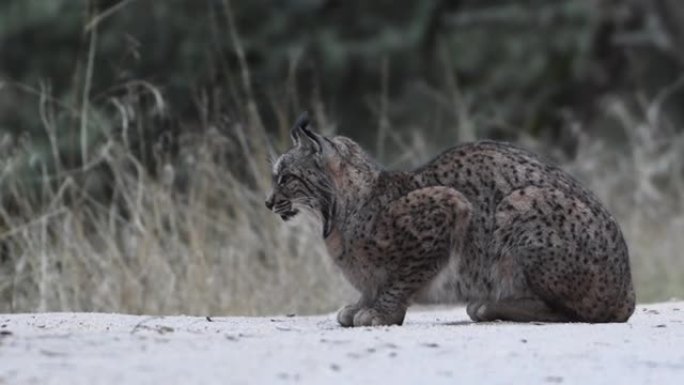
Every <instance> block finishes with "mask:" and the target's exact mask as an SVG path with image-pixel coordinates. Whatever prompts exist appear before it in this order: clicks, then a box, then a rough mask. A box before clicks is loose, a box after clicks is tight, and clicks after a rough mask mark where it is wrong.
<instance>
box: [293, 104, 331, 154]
mask: <svg viewBox="0 0 684 385" xmlns="http://www.w3.org/2000/svg"><path fill="white" fill-rule="evenodd" d="M290 137H291V138H292V143H293V144H294V145H295V146H297V147H300V146H303V147H304V148H308V149H310V150H311V151H312V152H314V153H318V152H321V150H322V145H323V137H322V136H320V135H318V134H317V133H315V132H313V131H312V130H311V120H310V119H309V113H308V112H306V111H304V112H303V113H302V114H301V115H299V118H297V121H296V122H295V124H294V126H293V127H292V130H291V131H290Z"/></svg>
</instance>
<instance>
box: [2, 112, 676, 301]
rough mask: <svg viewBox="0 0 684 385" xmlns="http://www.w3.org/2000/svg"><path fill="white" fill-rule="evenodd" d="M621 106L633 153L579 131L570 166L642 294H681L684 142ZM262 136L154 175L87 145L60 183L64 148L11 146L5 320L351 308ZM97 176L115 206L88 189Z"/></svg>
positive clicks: (204, 143) (202, 147)
mask: <svg viewBox="0 0 684 385" xmlns="http://www.w3.org/2000/svg"><path fill="white" fill-rule="evenodd" d="M623 107H624V106H623V105H622V104H620V103H618V102H616V103H614V104H612V105H611V107H610V111H611V112H612V114H613V115H614V116H615V117H616V118H618V119H620V121H621V122H622V126H623V127H624V130H625V132H624V133H625V137H626V138H628V140H629V143H630V146H629V147H628V148H629V151H628V152H627V153H622V152H618V151H617V150H614V149H611V148H612V147H611V145H610V144H608V143H607V142H605V141H600V140H597V139H596V138H591V137H589V136H586V135H584V136H580V138H579V139H580V153H579V156H578V157H577V158H576V159H575V160H571V161H569V162H568V163H567V165H566V168H567V169H569V170H570V171H571V172H572V173H573V174H575V175H577V176H578V177H580V179H582V180H583V181H585V182H586V183H587V184H588V185H589V186H590V187H591V188H592V189H593V190H594V191H596V192H597V194H598V195H599V196H600V198H601V199H602V200H603V201H604V202H606V203H607V204H608V206H610V207H611V209H612V210H613V212H614V213H615V214H616V216H617V217H618V218H619V221H620V222H621V224H622V226H623V229H624V232H625V235H626V237H627V239H628V243H629V245H630V248H631V253H632V261H633V265H634V275H635V278H636V282H637V289H638V293H639V297H640V299H641V300H642V301H649V300H657V299H665V298H668V297H671V296H681V295H682V290H683V288H682V284H681V282H684V262H683V261H682V260H681V259H680V258H679V250H681V248H682V247H683V246H684V241H683V240H682V237H681V234H684V215H682V200H681V199H682V198H681V197H682V194H681V193H682V192H683V191H684V181H683V180H682V170H681V168H682V165H683V164H684V159H682V158H683V157H684V137H683V136H682V134H675V133H674V132H670V133H663V131H662V129H661V128H659V127H656V126H655V124H656V123H657V122H654V121H653V120H652V118H651V120H648V114H644V115H643V116H646V118H640V117H639V116H634V115H632V114H629V113H628V112H627V110H626V109H625V108H623ZM48 115H49V114H48ZM221 132H228V134H225V133H221ZM248 133H249V134H248ZM255 135H256V134H255V133H254V132H251V131H249V130H248V129H245V128H244V127H243V126H241V125H239V124H232V125H230V126H229V127H224V129H223V131H222V130H217V129H210V128H209V129H207V130H205V131H204V132H203V133H202V134H195V135H186V136H184V137H182V138H181V140H180V143H181V147H180V150H179V156H178V158H179V159H180V160H178V161H167V162H160V163H159V169H158V170H156V172H155V173H154V174H155V176H153V175H152V173H151V172H150V171H149V170H147V169H145V167H143V166H142V165H141V164H140V163H139V162H138V161H137V160H136V157H135V156H133V155H132V150H131V149H130V148H128V147H126V145H125V144H124V143H123V142H122V141H118V140H116V139H113V137H111V138H109V139H107V140H104V141H102V142H101V144H99V145H97V146H94V147H93V148H92V149H91V154H92V155H91V158H90V161H89V163H88V165H86V166H84V167H83V168H80V169H78V170H74V171H68V170H62V171H61V173H58V174H51V173H49V172H47V170H48V169H49V167H48V165H49V163H54V162H55V159H53V157H55V156H56V157H57V158H61V156H59V155H58V152H59V150H58V149H57V150H55V151H56V152H52V154H53V156H52V157H47V158H46V159H45V160H39V159H36V158H35V155H34V154H33V153H32V150H31V147H30V146H28V145H27V146H25V148H24V149H23V150H22V149H21V147H19V149H17V147H16V146H9V145H6V146H5V147H4V148H6V149H7V148H14V150H12V151H5V152H4V153H2V154H0V155H2V156H0V168H1V169H2V174H0V178H1V179H0V180H1V181H2V185H1V186H2V191H3V194H4V195H3V198H4V199H5V200H8V199H9V200H10V201H13V202H16V203H17V204H16V205H15V206H14V208H13V209H12V210H10V209H8V208H7V207H3V208H2V209H1V210H0V218H1V219H2V223H4V229H3V230H2V232H1V233H0V242H2V245H3V250H2V251H3V258H4V261H3V263H2V264H1V265H0V266H1V267H0V274H2V275H1V277H0V298H2V301H1V302H0V311H5V312H6V311H12V312H18V311H55V310H82V311H117V312H129V313H146V314H169V313H189V314H267V313H289V312H297V313H314V312H321V311H331V310H333V309H334V308H335V307H337V306H339V305H340V304H342V303H343V302H345V301H346V300H348V299H349V298H350V297H351V296H352V291H351V289H350V288H349V287H348V285H347V284H346V283H345V282H344V280H343V279H342V277H341V276H340V274H339V272H338V271H336V269H335V268H334V267H333V266H332V265H331V262H330V261H329V258H328V257H327V255H326V253H325V250H324V247H323V244H322V241H321V239H320V236H319V229H318V227H317V226H318V224H316V223H314V222H306V221H302V222H300V223H298V224H296V225H294V226H285V225H283V224H282V223H281V222H280V220H279V219H278V218H277V217H276V216H274V215H272V214H271V213H270V212H268V211H267V210H266V209H265V208H264V207H263V196H264V191H263V189H264V187H263V186H265V185H266V184H267V183H266V179H267V177H268V176H267V175H266V174H267V172H266V171H265V167H267V165H266V162H265V161H264V162H261V161H257V160H256V159H252V158H251V154H252V153H253V151H252V150H250V148H251V147H253V146H256V145H259V143H265V142H266V141H265V140H264V138H258V137H255ZM394 140H396V138H394ZM4 141H6V142H8V141H12V139H11V138H7V137H6V138H5V139H4ZM245 141H247V142H245ZM6 144H7V143H6ZM15 144H17V143H15ZM404 146H405V147H407V148H411V150H410V151H409V152H410V153H412V154H413V156H414V157H415V158H425V157H426V156H427V153H428V152H429V151H427V150H425V148H429V146H426V145H425V144H424V142H422V141H420V140H418V141H416V143H414V144H413V145H408V144H405V145H404ZM262 151H268V149H262ZM227 153H228V154H232V155H233V156H232V157H231V158H230V159H232V160H229V161H226V158H225V154H227ZM236 153H237V156H236ZM55 154H57V155H55ZM400 158H401V157H397V159H400ZM239 159H247V161H245V162H241V161H240V160H239ZM31 162H33V164H31ZM24 163H28V164H29V167H31V168H32V169H34V170H42V171H40V172H39V173H38V175H40V178H39V183H35V180H34V181H32V182H31V181H30V179H27V178H26V177H25V170H24V169H23V168H21V167H20V165H21V164H24ZM236 163H237V164H236ZM245 165H247V166H245ZM103 169H106V170H109V171H108V175H110V178H111V180H112V186H113V196H114V199H112V202H111V203H109V204H103V203H102V200H100V199H96V197H94V196H92V193H91V190H92V188H91V187H90V186H91V185H92V184H93V183H95V182H94V180H96V179H97V178H98V177H101V176H99V174H101V173H102V170H103ZM22 170H24V171H22ZM254 173H256V175H255V174H254ZM246 176H247V177H246ZM246 179H247V180H252V181H258V182H250V183H247V182H244V180H246ZM179 186H181V187H182V188H179ZM259 186H262V187H259ZM37 202H42V203H41V204H38V203H37Z"/></svg>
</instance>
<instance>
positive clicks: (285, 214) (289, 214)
mask: <svg viewBox="0 0 684 385" xmlns="http://www.w3.org/2000/svg"><path fill="white" fill-rule="evenodd" d="M273 211H274V212H275V213H276V214H278V215H280V218H282V219H283V220H284V221H288V220H290V219H292V218H293V217H294V216H295V215H297V214H298V213H299V210H297V209H295V208H293V207H292V203H290V202H287V201H286V202H283V203H281V204H279V205H277V206H276V207H275V209H274V210H273Z"/></svg>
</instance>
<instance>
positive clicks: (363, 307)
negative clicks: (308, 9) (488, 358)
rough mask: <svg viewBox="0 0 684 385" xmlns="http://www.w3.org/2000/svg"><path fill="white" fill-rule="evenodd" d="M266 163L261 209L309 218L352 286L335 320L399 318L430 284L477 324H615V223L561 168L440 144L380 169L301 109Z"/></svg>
mask: <svg viewBox="0 0 684 385" xmlns="http://www.w3.org/2000/svg"><path fill="white" fill-rule="evenodd" d="M292 139H293V143H294V146H293V148H292V149H290V150H289V151H287V152H286V153H285V154H283V155H282V156H281V157H280V158H279V159H278V160H277V162H276V163H275V166H274V169H273V182H274V189H273V192H272V193H271V194H270V195H269V197H268V199H267V201H266V205H267V207H268V208H269V209H272V210H273V211H274V212H276V213H277V214H279V215H281V217H282V218H283V219H285V220H287V219H289V218H291V217H292V216H294V215H296V214H297V213H298V212H299V211H301V210H310V211H311V212H313V213H315V214H317V215H319V216H320V218H321V221H322V236H323V238H324V239H325V242H326V245H327V247H328V251H329V252H330V255H331V257H332V258H333V260H334V261H335V263H336V264H337V266H339V267H340V269H341V270H342V272H343V273H344V275H345V276H346V278H347V279H348V280H349V282H350V283H351V284H352V285H353V286H354V287H355V288H356V289H357V290H358V291H359V292H360V293H361V298H360V299H359V301H358V302H357V303H355V304H352V305H349V306H346V307H344V308H343V309H342V310H340V312H339V313H338V321H339V322H340V324H341V325H343V326H360V325H386V324H401V323H402V322H403V320H404V315H405V313H406V309H407V307H408V306H409V305H410V303H411V301H412V300H413V299H414V298H415V297H416V296H417V295H419V294H420V293H425V292H427V291H430V290H433V289H435V288H438V287H439V288H441V289H442V290H448V291H450V294H451V297H456V298H459V299H461V300H463V301H465V302H467V303H468V307H467V310H468V314H469V315H470V317H471V318H472V319H473V320H475V321H489V320H495V319H503V320H512V321H521V322H530V321H548V322H551V321H564V322H565V321H581V322H624V321H626V320H627V319H628V318H629V317H630V316H631V314H632V313H633V311H634V303H635V295H634V290H633V286H632V278H631V272H630V266H629V258H628V251H627V246H626V244H625V241H624V239H623V236H622V233H621V231H620V228H619V226H618V224H617V223H616V221H615V219H614V218H613V217H612V216H611V215H610V213H609V212H608V211H607V210H606V209H605V208H604V206H603V205H602V204H601V203H600V202H599V201H598V200H597V199H596V197H595V196H594V195H593V194H592V193H591V192H589V191H588V190H586V189H585V188H584V187H582V185H581V184H580V183H579V182H577V181H576V180H575V179H574V178H572V177H571V176H570V175H568V174H567V173H565V172H564V171H562V170H561V169H559V168H557V167H555V166H552V165H550V164H549V163H547V162H544V161H542V160H541V159H540V158H539V157H538V156H536V155H534V154H532V153H530V152H528V151H525V150H522V149H519V148H517V147H514V146H512V145H509V144H505V143H499V142H492V141H482V142H476V143H466V144H462V145H459V146H457V147H454V148H452V149H449V150H447V151H445V152H443V153H442V154H441V155H439V156H437V157H436V158H435V159H433V160H432V161H430V162H429V163H427V164H426V165H424V166H423V167H420V168H418V169H416V170H413V171H409V172H405V171H387V170H384V169H383V168H382V167H380V166H379V165H377V164H376V163H375V162H374V161H373V160H372V159H371V158H370V157H369V156H368V155H367V154H366V153H365V152H364V151H363V150H362V149H361V148H360V147H359V146H358V145H357V144H356V143H355V142H353V141H352V140H350V139H348V138H344V137H340V136H335V137H325V136H322V135H319V134H316V133H315V132H313V131H312V130H311V128H310V127H309V121H308V118H307V117H306V116H303V117H301V118H300V120H298V121H297V123H296V124H295V126H294V128H293V130H292Z"/></svg>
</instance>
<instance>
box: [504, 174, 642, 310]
mask: <svg viewBox="0 0 684 385" xmlns="http://www.w3.org/2000/svg"><path fill="white" fill-rule="evenodd" d="M588 204H589V203H585V201H582V200H580V199H577V198H575V197H573V196H569V195H567V194H566V193H564V192H562V191H559V190H557V189H553V188H540V187H528V188H525V189H522V190H518V191H516V192H513V193H512V194H511V195H509V196H508V197H506V198H505V199H504V200H503V201H502V203H501V204H500V207H499V210H498V212H497V214H496V220H497V227H498V229H499V230H497V232H496V233H495V239H496V242H499V247H500V249H501V250H505V251H506V253H507V254H508V255H510V256H511V257H513V258H515V260H516V261H517V262H516V263H517V264H518V265H519V266H520V268H522V270H523V273H524V277H525V283H526V285H527V289H528V290H529V292H531V293H532V294H533V295H534V296H535V297H536V298H538V299H540V300H542V301H544V303H545V304H546V305H547V306H550V307H551V308H552V309H553V310H555V311H558V312H562V313H563V314H565V315H566V316H567V317H568V318H569V319H568V320H569V321H576V322H624V321H626V320H627V318H629V315H631V311H633V305H634V296H633V290H632V280H631V273H630V270H629V260H628V256H627V249H626V246H625V244H624V241H623V239H622V235H621V234H620V230H619V228H618V227H617V224H615V222H614V221H613V220H612V218H610V216H609V215H608V214H607V213H606V212H605V211H604V210H601V209H600V207H599V209H597V208H596V207H593V208H592V207H590V206H588ZM502 229H503V230H502ZM625 309H626V310H625ZM630 309H631V310H630Z"/></svg>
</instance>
